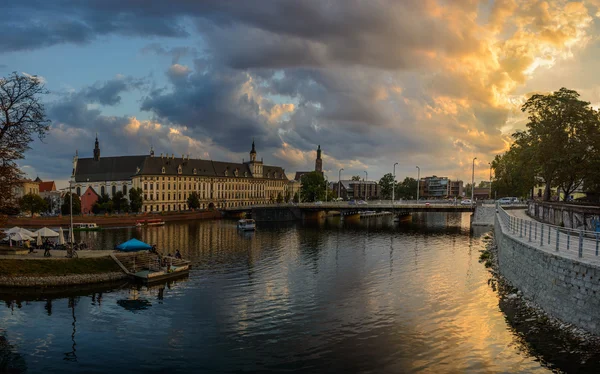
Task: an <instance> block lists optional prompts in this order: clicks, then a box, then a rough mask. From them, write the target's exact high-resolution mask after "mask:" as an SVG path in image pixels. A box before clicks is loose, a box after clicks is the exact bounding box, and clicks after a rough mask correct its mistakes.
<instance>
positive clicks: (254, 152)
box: [250, 138, 256, 161]
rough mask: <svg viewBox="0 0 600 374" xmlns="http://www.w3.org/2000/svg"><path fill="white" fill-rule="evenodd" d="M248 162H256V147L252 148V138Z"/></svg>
mask: <svg viewBox="0 0 600 374" xmlns="http://www.w3.org/2000/svg"><path fill="white" fill-rule="evenodd" d="M250 161H256V147H255V146H254V138H252V150H251V151H250Z"/></svg>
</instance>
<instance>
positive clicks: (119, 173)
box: [75, 156, 148, 182]
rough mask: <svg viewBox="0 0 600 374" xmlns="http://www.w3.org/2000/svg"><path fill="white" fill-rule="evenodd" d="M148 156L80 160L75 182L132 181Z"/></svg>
mask: <svg viewBox="0 0 600 374" xmlns="http://www.w3.org/2000/svg"><path fill="white" fill-rule="evenodd" d="M146 158H148V157H147V156H117V157H101V158H100V160H98V161H96V160H94V159H93V158H80V159H79V160H78V161H77V169H76V170H75V182H103V181H120V180H127V179H130V178H131V177H132V176H133V175H134V174H135V172H136V170H137V168H138V167H140V168H141V167H142V165H143V164H144V160H145V159H146Z"/></svg>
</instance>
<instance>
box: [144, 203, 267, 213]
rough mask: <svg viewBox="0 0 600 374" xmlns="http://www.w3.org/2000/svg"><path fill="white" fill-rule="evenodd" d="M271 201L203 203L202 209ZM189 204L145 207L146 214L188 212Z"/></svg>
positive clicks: (233, 206)
mask: <svg viewBox="0 0 600 374" xmlns="http://www.w3.org/2000/svg"><path fill="white" fill-rule="evenodd" d="M271 203H273V202H271V201H256V202H254V201H253V202H250V201H240V202H221V203H214V204H213V203H202V204H200V209H208V208H209V207H211V204H212V206H213V207H215V208H235V207H239V206H251V205H256V204H271ZM187 209H188V207H187V204H157V205H144V212H176V211H179V210H187Z"/></svg>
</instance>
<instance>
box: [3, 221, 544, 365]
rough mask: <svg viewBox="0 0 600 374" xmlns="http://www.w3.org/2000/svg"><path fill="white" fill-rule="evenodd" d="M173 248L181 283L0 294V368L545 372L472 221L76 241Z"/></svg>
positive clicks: (198, 225) (161, 233)
mask: <svg viewBox="0 0 600 374" xmlns="http://www.w3.org/2000/svg"><path fill="white" fill-rule="evenodd" d="M132 236H133V237H137V238H139V239H141V240H144V241H146V242H149V243H157V244H158V245H159V247H162V248H170V249H171V251H172V252H174V250H175V249H180V250H181V252H182V254H183V255H184V257H186V258H189V259H191V261H192V262H193V265H194V267H193V269H192V271H191V273H190V275H189V277H188V278H185V279H182V280H179V281H176V282H172V283H166V284H161V285H159V286H157V287H152V288H146V287H132V286H130V285H127V284H123V285H116V286H114V287H112V288H110V289H103V290H87V291H86V290H83V291H79V292H75V291H72V292H71V293H67V294H63V295H59V296H53V297H52V298H50V297H47V296H42V297H28V296H14V295H4V296H0V298H2V299H4V302H3V304H5V305H2V306H0V371H2V369H3V368H2V365H5V367H6V366H8V367H11V368H15V369H16V371H15V372H19V371H27V372H32V373H38V372H40V373H47V372H90V373H91V372H116V371H122V372H165V371H169V372H174V373H175V372H186V373H189V372H210V373H220V372H260V371H271V370H277V371H291V372H342V370H346V371H347V372H365V373H368V372H373V373H386V372H390V373H391V372H418V371H426V372H463V371H477V372H518V371H521V372H546V371H548V369H547V368H545V367H544V366H543V365H542V364H541V363H540V362H539V361H540V360H539V359H538V358H536V357H535V356H533V355H531V354H530V353H528V352H529V349H528V348H527V347H526V345H525V343H523V342H522V339H519V338H518V336H517V335H516V334H515V333H514V332H513V329H512V328H511V326H510V325H508V324H507V322H506V319H505V315H504V314H503V313H502V311H501V310H500V309H499V307H498V295H497V294H496V293H495V292H494V291H493V290H492V289H491V288H490V286H488V283H487V282H488V279H489V278H490V275H489V273H488V272H487V271H486V269H485V268H484V266H483V265H482V264H480V263H479V262H478V257H479V250H481V249H483V247H484V239H482V237H481V236H477V235H474V236H473V235H471V234H470V233H469V216H468V214H454V215H452V214H441V213H439V214H437V213H430V214H421V215H415V217H414V218H413V221H412V223H411V222H409V223H400V224H398V223H393V222H392V221H391V220H390V219H388V218H377V219H370V220H362V221H354V222H352V221H347V222H341V221H340V220H339V219H331V220H328V221H326V222H322V223H313V224H308V223H305V224H295V223H294V224H292V223H290V224H280V225H266V224H259V229H258V230H257V231H256V232H255V233H239V232H237V231H236V228H235V222H233V221H225V220H224V221H210V222H208V221H206V222H195V223H174V224H168V225H166V226H164V227H159V228H148V229H143V230H136V229H131V228H129V229H115V230H104V231H102V232H97V233H82V234H81V238H82V239H83V240H86V241H88V242H89V243H90V244H93V245H94V246H96V247H105V248H111V247H112V246H114V245H115V244H117V243H119V242H122V241H124V240H126V239H129V238H130V237H132Z"/></svg>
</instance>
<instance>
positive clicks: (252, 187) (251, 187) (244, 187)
mask: <svg viewBox="0 0 600 374" xmlns="http://www.w3.org/2000/svg"><path fill="white" fill-rule="evenodd" d="M154 186H155V184H154V183H152V182H150V183H144V191H148V190H149V191H154ZM209 186H210V184H208V183H194V184H192V183H191V182H189V183H179V186H178V185H177V184H176V183H173V189H174V190H184V191H185V190H188V189H189V190H190V191H192V190H195V191H202V190H206V189H208V187H209ZM214 186H215V190H217V191H219V190H230V191H257V190H260V191H263V190H264V189H265V185H264V184H254V183H252V184H229V183H217V184H215V185H214ZM266 186H267V187H273V186H272V185H270V184H267V185H266ZM160 187H161V184H160V183H156V190H160V189H161V188H160ZM165 187H166V188H165ZM192 187H193V188H192ZM275 187H281V185H279V186H275ZM162 190H167V191H168V190H171V183H166V184H165V183H162Z"/></svg>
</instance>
